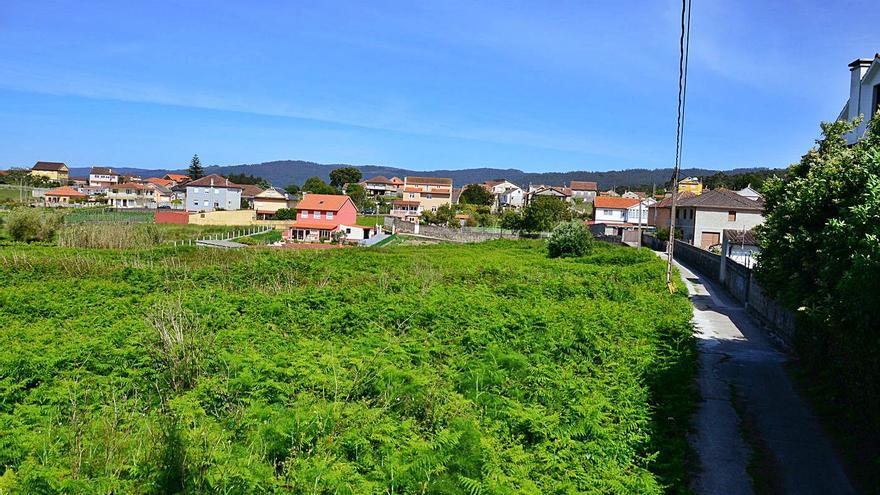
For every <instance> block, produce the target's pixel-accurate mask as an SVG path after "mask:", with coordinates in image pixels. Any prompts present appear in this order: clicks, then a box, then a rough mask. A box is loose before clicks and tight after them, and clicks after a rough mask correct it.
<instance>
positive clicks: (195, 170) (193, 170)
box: [186, 155, 205, 180]
mask: <svg viewBox="0 0 880 495" xmlns="http://www.w3.org/2000/svg"><path fill="white" fill-rule="evenodd" d="M186 174H187V175H189V178H190V179H192V180H196V179H201V178H202V177H204V176H205V168H204V167H202V160H200V159H199V155H193V157H192V160H190V162H189V169H187V171H186Z"/></svg>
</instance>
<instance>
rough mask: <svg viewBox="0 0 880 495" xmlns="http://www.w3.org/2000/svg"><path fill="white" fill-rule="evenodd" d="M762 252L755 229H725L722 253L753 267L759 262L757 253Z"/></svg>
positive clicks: (722, 236)
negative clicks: (756, 256) (756, 257)
mask: <svg viewBox="0 0 880 495" xmlns="http://www.w3.org/2000/svg"><path fill="white" fill-rule="evenodd" d="M760 252H761V247H760V246H759V245H758V238H757V237H756V236H755V231H754V230H752V229H749V230H734V229H724V231H723V233H722V235H721V254H722V255H724V256H727V257H728V258H730V259H731V260H733V261H735V262H737V263H739V264H740V265H743V266H745V267H747V268H752V267H754V266H755V265H756V264H757V260H756V259H755V255H756V254H758V253H760Z"/></svg>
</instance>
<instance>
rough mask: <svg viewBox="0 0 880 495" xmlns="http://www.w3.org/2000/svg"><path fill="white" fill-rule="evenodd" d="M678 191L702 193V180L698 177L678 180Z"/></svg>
mask: <svg viewBox="0 0 880 495" xmlns="http://www.w3.org/2000/svg"><path fill="white" fill-rule="evenodd" d="M678 192H680V193H681V192H692V193H694V194H696V195H700V194H702V193H703V181H702V180H700V178H699V177H687V178H685V179H681V180H680V181H678Z"/></svg>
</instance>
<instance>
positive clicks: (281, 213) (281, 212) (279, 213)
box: [275, 208, 296, 220]
mask: <svg viewBox="0 0 880 495" xmlns="http://www.w3.org/2000/svg"><path fill="white" fill-rule="evenodd" d="M275 220H296V210H295V209H293V208H278V210H276V211H275Z"/></svg>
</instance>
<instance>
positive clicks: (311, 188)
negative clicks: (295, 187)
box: [302, 177, 341, 194]
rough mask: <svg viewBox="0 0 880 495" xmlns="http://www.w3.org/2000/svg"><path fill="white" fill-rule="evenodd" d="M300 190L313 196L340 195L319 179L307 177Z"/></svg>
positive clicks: (336, 190)
mask: <svg viewBox="0 0 880 495" xmlns="http://www.w3.org/2000/svg"><path fill="white" fill-rule="evenodd" d="M302 190H303V191H305V192H310V193H315V194H341V193H340V192H339V190H338V189H336V188H335V187H333V186H331V185H330V184H327V183H326V182H324V181H323V180H322V179H321V178H320V177H309V178H308V179H306V181H305V183H303V186H302Z"/></svg>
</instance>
